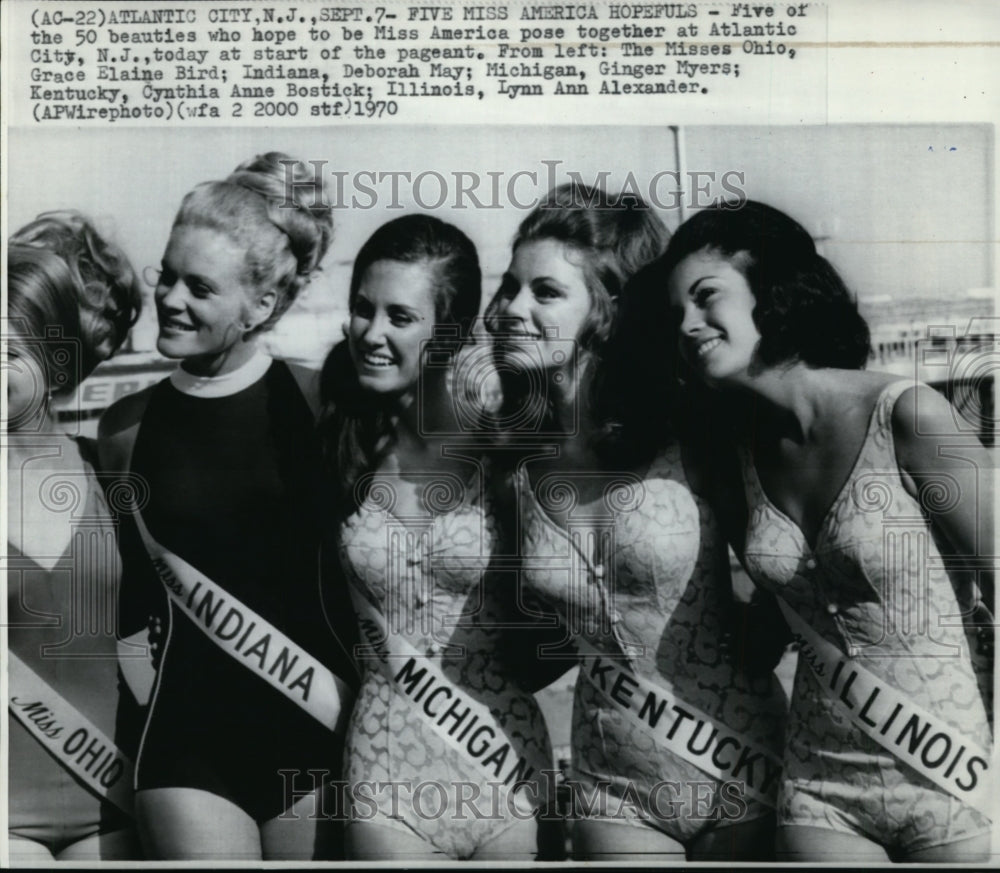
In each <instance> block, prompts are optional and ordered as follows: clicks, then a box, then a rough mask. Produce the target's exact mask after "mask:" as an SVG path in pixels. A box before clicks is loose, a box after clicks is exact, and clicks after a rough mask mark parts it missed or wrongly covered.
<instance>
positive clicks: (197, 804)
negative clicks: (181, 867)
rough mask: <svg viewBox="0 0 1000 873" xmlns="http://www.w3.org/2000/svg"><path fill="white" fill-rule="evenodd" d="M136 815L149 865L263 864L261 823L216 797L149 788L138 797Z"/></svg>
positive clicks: (193, 790) (196, 791)
mask: <svg viewBox="0 0 1000 873" xmlns="http://www.w3.org/2000/svg"><path fill="white" fill-rule="evenodd" d="M135 812H136V819H137V820H138V822H139V836H140V838H141V840H142V845H143V848H144V849H145V850H146V856H147V857H148V858H150V859H151V860H187V861H208V860H216V861H260V860H261V848H260V831H259V830H258V828H257V822H255V821H254V820H253V819H252V818H251V817H250V816H249V815H247V814H246V813H245V812H244V811H243V810H242V809H240V808H239V807H238V806H236V804H234V803H231V802H230V801H228V800H226V799H225V798H223V797H219V796H218V795H217V794H212V793H211V792H209V791H200V790H199V789H197V788H151V789H147V790H145V791H139V792H138V793H137V794H136V796H135Z"/></svg>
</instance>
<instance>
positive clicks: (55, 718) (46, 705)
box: [7, 652, 132, 815]
mask: <svg viewBox="0 0 1000 873" xmlns="http://www.w3.org/2000/svg"><path fill="white" fill-rule="evenodd" d="M7 676H8V680H9V682H8V688H7V692H8V699H7V707H8V709H9V710H10V712H11V714H12V715H13V716H14V717H15V718H17V720H18V721H19V722H21V724H23V725H24V726H25V728H26V729H27V730H28V732H29V733H30V734H31V735H32V736H33V737H34V738H35V739H36V740H38V742H39V743H41V745H42V747H43V748H44V749H45V751H47V752H48V753H49V754H50V755H52V757H53V758H55V759H56V760H57V761H58V762H59V763H60V764H62V765H63V767H65V768H66V769H67V770H68V771H69V772H70V773H72V774H73V775H74V776H75V777H76V778H77V779H79V780H80V781H81V782H82V783H83V784H84V785H86V786H87V788H89V789H90V790H91V791H92V792H93V793H94V794H96V795H97V796H98V797H100V798H101V799H103V800H107V801H110V802H111V803H113V804H114V805H115V806H117V807H118V808H119V809H120V810H122V811H123V812H124V813H126V814H127V815H132V762H131V761H130V760H129V758H128V757H127V756H126V755H124V754H123V753H122V752H121V751H120V750H119V749H118V747H117V746H115V744H114V743H113V742H112V741H111V740H110V739H108V737H106V736H105V735H104V733H103V732H102V731H101V730H100V729H99V728H97V727H96V726H95V725H94V724H93V722H91V721H90V719H88V718H87V717H86V716H85V715H83V714H82V713H81V712H80V711H79V710H78V709H76V707H74V706H72V705H71V704H70V703H68V702H67V701H66V700H65V698H63V696H62V695H61V694H60V693H59V692H58V691H56V690H55V688H53V687H52V686H51V685H49V683H48V682H46V681H45V680H44V679H43V678H42V677H41V676H39V675H38V674H37V673H36V672H35V671H34V670H32V669H31V668H30V667H29V666H28V665H27V664H25V663H24V661H22V660H21V659H20V658H19V657H18V656H17V655H15V654H14V653H13V652H8V653H7Z"/></svg>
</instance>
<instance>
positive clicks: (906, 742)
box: [777, 597, 993, 817]
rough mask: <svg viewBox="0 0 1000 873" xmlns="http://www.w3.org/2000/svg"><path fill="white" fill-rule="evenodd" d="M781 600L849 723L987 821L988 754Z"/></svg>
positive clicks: (804, 653)
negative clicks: (849, 655) (877, 674)
mask: <svg viewBox="0 0 1000 873" xmlns="http://www.w3.org/2000/svg"><path fill="white" fill-rule="evenodd" d="M777 600H778V604H779V605H780V606H781V611H782V613H784V616H785V621H787V622H788V626H789V628H791V631H792V633H793V634H794V636H795V638H796V640H797V641H798V643H799V646H800V649H799V658H800V659H805V661H806V662H807V663H808V664H809V667H810V668H811V669H812V672H813V674H814V675H815V677H816V680H817V682H818V683H819V685H820V686H821V687H822V688H823V690H824V692H825V693H826V694H828V695H829V696H830V697H831V699H833V700H834V701H836V703H837V705H838V707H839V708H840V711H841V712H843V713H844V715H846V716H847V717H848V718H849V719H850V720H851V723H852V724H854V725H855V726H856V727H857V728H859V729H860V730H861V731H863V732H864V733H865V735H866V736H869V737H871V738H872V739H873V740H874V741H875V742H876V743H878V744H879V745H880V746H882V748H884V749H885V750H886V751H888V752H890V753H891V754H892V755H893V756H894V757H896V758H898V759H899V760H900V761H903V762H905V763H906V764H908V765H909V766H910V767H912V768H913V769H914V770H916V771H917V772H918V773H920V774H921V775H922V776H925V777H927V778H928V779H930V780H931V781H932V782H933V783H934V784H935V785H938V786H939V787H941V788H943V789H944V790H945V791H947V792H948V793H949V794H951V796H952V797H956V798H958V799H959V800H961V801H962V802H963V803H967V804H969V805H970V806H973V807H975V808H976V809H977V810H979V811H980V812H982V813H984V814H985V815H986V816H987V817H989V810H990V807H991V806H992V804H993V797H992V794H991V791H990V788H991V784H990V783H991V781H992V780H991V779H990V778H988V774H989V768H990V753H989V751H987V750H986V749H983V748H982V747H981V746H980V745H979V744H978V743H977V742H976V741H975V740H972V739H970V738H969V737H967V736H965V734H963V733H962V731H961V729H959V728H957V727H955V726H954V725H952V724H949V723H948V722H946V721H943V720H942V719H940V718H939V717H938V716H936V715H932V714H931V713H929V712H927V711H926V710H925V709H924V708H923V707H921V706H919V705H917V704H916V703H914V702H913V701H912V700H911V699H910V698H909V697H907V695H905V694H903V693H902V692H901V691H899V690H898V689H896V688H893V686H891V685H890V684H889V683H887V682H885V681H884V680H882V679H879V678H878V677H877V676H875V675H874V674H873V673H871V672H870V671H869V670H868V669H867V668H865V667H863V666H862V665H861V664H860V663H858V661H857V660H856V659H853V658H848V657H847V656H846V655H845V654H844V653H843V652H841V651H840V649H838V648H837V647H836V646H835V645H833V643H831V642H829V641H828V640H825V639H824V638H823V637H821V636H820V635H819V634H818V633H816V631H814V630H813V629H812V628H811V627H810V626H809V625H808V623H807V622H806V621H805V620H804V619H803V618H802V617H801V616H800V615H799V614H798V613H797V612H796V611H795V610H794V609H792V607H791V606H789V605H788V604H787V603H786V602H785V601H784V600H783V599H782V598H781V597H779V598H777Z"/></svg>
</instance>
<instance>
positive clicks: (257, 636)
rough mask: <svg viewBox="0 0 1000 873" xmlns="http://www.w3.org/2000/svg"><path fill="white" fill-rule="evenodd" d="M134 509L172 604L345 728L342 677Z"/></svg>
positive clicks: (323, 719) (312, 710) (324, 719)
mask: <svg viewBox="0 0 1000 873" xmlns="http://www.w3.org/2000/svg"><path fill="white" fill-rule="evenodd" d="M133 515H134V517H135V521H136V526H137V527H138V529H139V535H140V536H141V537H142V542H143V544H144V545H145V547H146V551H147V552H149V557H150V559H151V560H152V562H153V567H154V568H155V570H156V572H157V574H158V575H159V577H160V581H161V582H163V586H164V587H165V588H166V589H167V593H168V594H169V595H170V599H169V602H170V605H171V608H174V607H176V608H178V609H180V610H181V611H182V612H183V613H184V614H185V615H186V616H187V617H188V618H189V619H191V621H192V622H193V623H194V625H195V626H196V627H197V628H198V629H199V630H200V631H201V632H202V633H204V634H205V636H206V637H208V638H209V639H210V640H211V641H212V642H213V643H215V645H217V646H218V647H219V648H220V649H222V651H224V652H225V653H226V654H227V655H229V656H230V657H232V658H233V659H234V660H236V661H238V662H239V663H241V664H242V665H243V666H244V667H246V668H247V669H248V670H250V671H251V672H252V673H254V674H255V675H257V676H258V677H260V678H261V679H262V680H263V681H265V682H266V683H267V684H268V685H270V686H271V687H272V688H274V689H275V690H276V691H279V692H281V693H282V694H283V695H285V697H287V698H288V699H289V700H291V701H292V702H293V703H294V704H296V705H297V706H299V707H301V708H302V709H303V710H304V711H305V712H307V713H309V715H311V716H312V717H313V718H315V719H316V720H317V721H318V722H319V723H320V724H322V725H324V726H325V727H327V728H329V729H330V730H331V731H335V732H340V731H341V730H343V728H344V727H345V726H346V723H347V718H348V716H349V714H350V702H351V691H350V688H349V687H348V686H347V685H346V683H344V682H343V680H341V679H340V678H339V677H338V676H336V675H334V674H333V673H332V672H331V671H330V670H329V669H328V668H327V667H326V666H325V665H324V664H322V663H320V662H319V661H318V660H316V658H314V657H313V656H312V655H310V654H309V653H308V652H307V651H306V650H305V649H303V648H302V647H301V646H299V645H298V643H296V642H294V641H293V640H292V639H290V638H289V637H287V636H286V635H285V634H284V633H282V632H281V631H280V630H278V629H277V628H276V627H274V626H273V625H272V624H271V623H270V622H268V621H267V619H265V618H262V617H261V616H259V615H257V613H255V612H254V611H253V610H252V609H250V608H249V607H248V606H246V605H245V604H243V603H241V602H240V601H239V600H237V599H236V598H235V597H234V596H233V595H232V594H231V593H230V592H228V591H226V590H225V589H223V588H221V587H220V586H219V585H218V584H216V583H215V582H213V581H212V580H211V579H209V578H208V577H207V576H205V575H204V574H203V573H201V572H200V571H199V570H197V569H195V568H194V567H192V566H191V565H190V564H189V563H188V562H187V561H185V560H184V559H183V558H181V557H179V556H178V555H175V554H174V553H173V552H171V551H170V550H169V549H166V548H164V547H163V546H161V545H160V544H159V543H158V542H156V540H154V539H153V537H152V535H151V534H150V532H149V529H148V528H147V527H146V524H145V522H144V521H143V519H142V514H141V513H140V512H139V510H138V509H136V510H135V511H134V513H133Z"/></svg>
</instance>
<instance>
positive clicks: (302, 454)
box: [101, 153, 354, 860]
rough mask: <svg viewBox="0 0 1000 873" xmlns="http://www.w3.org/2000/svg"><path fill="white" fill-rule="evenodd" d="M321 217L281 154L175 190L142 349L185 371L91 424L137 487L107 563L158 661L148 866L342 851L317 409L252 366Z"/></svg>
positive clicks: (272, 364)
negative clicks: (119, 568) (152, 325)
mask: <svg viewBox="0 0 1000 873" xmlns="http://www.w3.org/2000/svg"><path fill="white" fill-rule="evenodd" d="M323 203H324V201H323V197H322V191H321V190H319V188H318V183H317V182H316V180H315V177H314V175H313V173H312V172H310V170H309V168H307V167H306V166H304V165H303V164H301V163H299V162H296V161H293V160H292V159H290V158H287V157H286V156H285V155H282V154H278V153H269V154H266V155H262V156H258V157H257V158H254V159H252V160H250V161H247V162H245V163H244V164H241V165H240V166H239V167H237V169H236V170H235V171H234V172H233V173H231V174H230V175H229V176H227V177H226V178H225V179H223V180H221V181H215V182H206V183H204V184H202V185H199V186H198V187H196V188H195V189H194V190H192V191H191V192H189V193H188V194H187V196H185V198H184V200H183V202H182V203H181V207H180V210H179V212H178V214H177V217H176V219H175V220H174V224H173V228H172V229H171V233H170V239H169V240H168V242H167V247H166V251H165V253H164V255H163V264H162V270H161V272H160V275H159V279H158V281H157V284H156V292H155V300H156V309H157V315H158V317H159V322H160V333H159V337H158V339H157V348H158V349H159V351H160V352H161V353H162V354H164V355H166V356H167V357H171V358H176V359H179V361H180V365H179V367H178V368H177V370H175V371H174V373H173V374H172V375H171V376H170V377H169V378H168V379H166V380H164V381H163V382H161V383H159V384H158V385H155V386H153V387H152V388H150V389H148V390H147V391H144V392H141V393H140V394H137V395H133V396H131V397H127V398H124V399H123V400H121V401H119V402H118V403H116V404H115V405H114V406H112V407H111V409H109V410H108V412H107V413H106V414H105V416H104V418H103V419H102V421H101V437H102V451H103V456H104V457H105V458H107V464H106V466H107V467H108V468H109V469H115V470H122V471H126V470H127V471H130V472H131V473H132V474H133V475H134V476H138V477H141V483H142V485H143V490H142V491H141V492H138V493H137V494H136V505H135V511H134V513H133V518H134V522H135V524H134V527H133V528H128V529H126V530H123V537H125V536H128V537H129V540H128V545H129V548H128V550H127V553H126V552H125V551H124V550H123V553H126V557H127V560H126V564H125V572H126V576H125V586H124V587H125V589H126V594H128V595H129V597H130V600H131V602H132V604H133V606H132V607H131V609H132V610H133V611H134V612H137V613H138V618H139V619H140V620H143V621H145V620H147V618H148V621H149V623H150V625H151V634H150V636H151V640H152V646H153V648H154V650H155V655H156V658H157V660H158V672H157V676H156V682H155V685H154V687H153V691H152V697H151V700H150V704H149V713H148V717H147V720H146V725H145V729H144V732H143V736H142V743H141V746H140V749H139V755H138V760H137V762H136V787H137V792H136V810H137V814H138V820H139V826H140V835H141V837H142V839H143V843H144V846H145V849H146V852H147V854H148V855H149V856H151V857H153V858H190V859H194V858H197V859H199V860H203V859H225V860H259V859H262V858H263V859H278V858H281V859H291V858H300V859H311V858H328V857H331V856H333V855H334V853H335V852H336V851H337V850H336V840H337V838H338V832H339V825H338V822H336V821H335V820H334V817H333V816H334V815H335V812H332V811H331V810H332V809H333V808H332V807H331V805H330V804H326V803H324V793H325V791H326V790H327V786H326V784H325V783H326V781H327V780H335V779H336V778H337V777H338V776H339V762H340V754H341V746H340V742H341V738H342V736H343V727H344V725H345V724H346V719H347V715H348V713H349V709H350V697H351V692H350V687H349V685H350V684H351V683H352V682H353V681H354V679H353V676H354V668H353V664H352V662H351V660H350V655H349V651H348V650H347V649H345V645H349V640H350V634H351V632H353V625H354V622H353V618H352V617H351V616H350V614H349V613H350V610H349V609H348V608H347V607H346V605H345V604H344V603H343V602H342V601H344V600H346V596H345V595H344V593H343V591H341V592H340V597H339V598H338V597H336V596H333V597H332V598H331V599H329V600H328V601H327V602H329V603H337V606H338V607H339V611H336V610H335V611H331V612H324V609H323V605H324V602H323V599H322V597H323V592H322V591H321V584H322V585H325V586H327V587H334V588H335V587H336V579H335V578H334V577H329V576H327V577H326V578H323V579H322V580H321V576H320V567H319V560H318V555H319V546H320V539H321V538H320V531H321V526H320V520H319V495H318V493H317V489H316V477H317V474H318V470H319V468H320V456H319V443H318V440H317V438H316V434H315V426H314V415H313V411H312V407H313V406H315V405H316V404H317V398H316V397H315V396H312V397H310V396H309V395H308V391H307V389H308V387H309V382H308V379H307V378H305V377H304V375H303V374H301V373H298V372H297V371H295V370H293V369H292V368H291V367H289V366H288V365H286V364H285V363H284V362H281V361H277V360H272V359H271V358H270V357H269V356H267V355H266V354H264V352H263V351H262V350H261V347H260V346H261V338H262V335H263V333H264V331H266V330H267V329H268V328H269V327H271V326H272V325H273V324H274V323H275V322H276V321H277V320H278V318H279V317H280V316H281V314H282V313H283V312H285V310H287V309H288V307H289V306H290V305H291V303H292V301H293V300H294V299H295V297H296V295H297V294H298V293H299V292H300V291H301V289H302V288H303V287H304V286H305V284H306V283H307V282H308V281H309V277H310V276H311V275H312V274H313V273H314V272H315V271H316V270H317V269H318V268H319V265H320V262H321V260H322V259H323V256H324V254H325V253H326V250H327V248H328V246H329V244H330V240H331V237H332V233H333V222H332V218H331V215H330V209H329V207H328V206H325V205H323ZM304 392H306V393H304ZM123 542H124V540H123ZM136 602H138V605H135V604H136ZM142 606H144V607H145V609H144V610H142V611H140V607H142ZM324 774H325V776H324Z"/></svg>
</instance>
